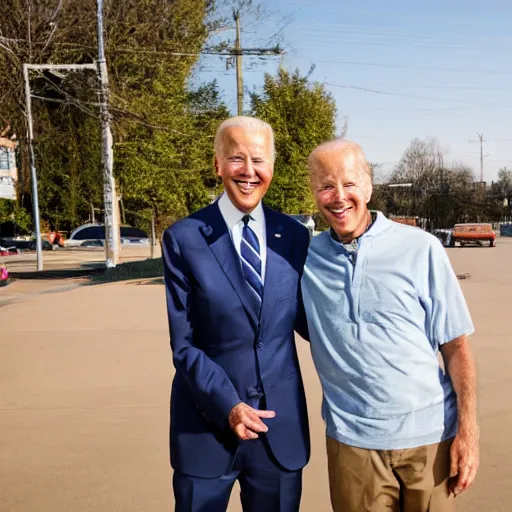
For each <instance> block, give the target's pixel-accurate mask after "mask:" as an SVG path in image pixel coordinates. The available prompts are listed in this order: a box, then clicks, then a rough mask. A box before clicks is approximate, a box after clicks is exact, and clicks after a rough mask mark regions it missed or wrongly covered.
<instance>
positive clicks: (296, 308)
mask: <svg viewBox="0 0 512 512" xmlns="http://www.w3.org/2000/svg"><path fill="white" fill-rule="evenodd" d="M273 166H274V137H273V132H272V128H271V127H270V126H269V125H268V124H267V123H264V122H263V121H260V120H259V119H255V118H249V117H234V118H230V119H228V120H226V121H224V122H223V123H222V124H221V125H220V126H219V129H218V130H217V135H216V137H215V167H216V170H217V173H218V175H219V176H220V177H221V178H222V181H223V184H224V189H225V192H224V194H223V195H222V196H221V197H220V199H219V200H218V201H217V202H215V203H214V204H212V205H210V206H207V207H206V208H203V209H202V210H199V211H198V212H196V213H194V214H192V215H190V216H189V217H187V218H186V219H183V220H181V221H179V222H177V223H176V224H174V225H172V226H171V227H170V228H169V229H168V230H167V231H166V232H165V233H164V236H163V240H162V247H163V255H164V256H163V258H164V268H165V284H166V293H167V307H168V315H169V325H170V334H171V347H172V351H173V361H174V365H175V367H176V375H175V377H174V381H173V385H172V393H171V432H170V444H171V464H172V466H173V468H174V478H173V487H174V496H175V500H176V509H175V510H176V512H185V511H187V512H221V511H222V512H224V511H225V510H226V508H227V505H228V501H229V497H230V494H231V489H232V487H233V484H234V482H235V481H236V480H238V481H239V483H240V488H241V501H242V506H243V510H244V511H245V512H252V511H254V512H256V511H258V512H262V511H265V512H278V511H279V512H296V511H298V510H299V503H300V496H301V489H302V468H303V467H304V466H305V465H306V463H307V462H308V459H309V451H310V444H309V428H308V419H307V410H306V401H305V396H304V389H303V385H302V377H301V374H300V369H299V362H298V358H297V351H296V347H295V342H294V334H293V331H294V329H295V330H297V331H298V332H299V333H300V334H301V335H302V336H304V337H307V328H306V323H305V315H304V310H303V305H302V298H301V295H300V293H301V292H300V286H299V283H300V277H301V275H302V270H303V266H304V261H305V259H306V254H307V248H308V243H309V235H308V231H307V229H306V228H304V227H303V226H301V225H300V224H299V223H298V222H296V221H295V220H293V219H291V218H289V217H288V216H286V215H284V214H282V213H278V212H276V211H273V210H271V209H269V208H267V207H265V206H263V205H262V203H261V200H262V198H263V196H264V195H265V193H266V191H267V189H268V187H269V185H270V182H271V180H272V174H273Z"/></svg>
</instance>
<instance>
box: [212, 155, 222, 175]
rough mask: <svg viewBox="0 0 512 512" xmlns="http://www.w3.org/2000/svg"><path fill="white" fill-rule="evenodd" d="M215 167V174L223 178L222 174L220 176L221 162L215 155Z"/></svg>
mask: <svg viewBox="0 0 512 512" xmlns="http://www.w3.org/2000/svg"><path fill="white" fill-rule="evenodd" d="M213 165H214V167H215V172H216V173H217V176H221V174H220V165H219V160H218V158H217V155H215V156H214V157H213Z"/></svg>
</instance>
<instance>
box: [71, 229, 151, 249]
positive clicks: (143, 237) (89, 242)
mask: <svg viewBox="0 0 512 512" xmlns="http://www.w3.org/2000/svg"><path fill="white" fill-rule="evenodd" d="M120 230H121V244H123V245H126V244H130V245H149V243H150V242H149V237H148V235H147V234H146V233H145V232H144V231H142V230H141V229H138V228H133V227H131V226H121V228H120ZM103 245H105V225H104V224H83V225H82V226H79V227H78V228H76V229H75V230H74V231H73V233H71V236H70V237H69V238H68V239H67V240H65V241H64V247H87V246H89V247H93V246H96V247H101V246H103Z"/></svg>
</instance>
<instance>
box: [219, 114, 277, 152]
mask: <svg viewBox="0 0 512 512" xmlns="http://www.w3.org/2000/svg"><path fill="white" fill-rule="evenodd" d="M233 126H240V127H242V128H247V129H249V130H253V131H264V130H267V131H268V132H269V134H270V147H271V157H272V161H274V160H275V157H276V148H275V144H274V130H272V126H270V125H269V124H268V123H266V122H265V121H262V120H261V119H258V118H257V117H249V116H234V117H229V118H228V119H226V120H224V121H222V123H220V125H219V127H218V128H217V132H216V133H215V139H214V141H213V148H214V150H215V154H216V155H217V154H220V153H222V150H223V143H224V139H223V134H224V130H226V129H227V128H231V127H233Z"/></svg>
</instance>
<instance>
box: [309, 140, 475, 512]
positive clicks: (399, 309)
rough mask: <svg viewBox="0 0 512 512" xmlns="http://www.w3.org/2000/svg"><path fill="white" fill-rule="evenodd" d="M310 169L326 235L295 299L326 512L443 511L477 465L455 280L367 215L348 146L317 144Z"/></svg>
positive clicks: (463, 316) (427, 243)
mask: <svg viewBox="0 0 512 512" xmlns="http://www.w3.org/2000/svg"><path fill="white" fill-rule="evenodd" d="M309 168H310V174H311V185H312V189H313V193H314V195H315V199H316V203H317V205H318V208H319V211H320V212H321V213H322V214H323V216H324V217H325V219H326V220H327V221H328V222H329V224H330V225H331V229H330V231H326V232H324V233H322V234H320V235H318V236H316V237H315V238H314V239H313V240H312V242H311V245H310V248H309V253H308V258H307V261H306V266H305V269H304V275H303V278H302V292H303V297H304V304H305V307H306V313H307V318H308V326H309V334H310V339H311V349H312V353H313V359H314V362H315V365H316V368H317V371H318V373H319V376H320V380H321V383H322V387H323V393H324V400H323V416H324V419H325V422H326V427H327V455H328V464H329V482H330V491H331V501H332V505H333V509H334V511H335V512H364V511H368V512H370V511H372V512H373V511H375V512H380V511H382V510H400V511H403V512H413V511H414V512H427V511H428V512H446V511H451V510H454V506H455V505H454V496H456V495H457V494H459V493H460V492H462V491H463V490H465V489H467V488H468V487H469V486H470V485H471V483H472V481H473V480H474V478H475V474H476V471H477V468H478V460H479V455H478V443H479V431H478V425H477V419H476V390H475V388H476V384H475V381H476V377H475V366H474V361H473V357H472V354H471V350H470V347H469V343H468V341H467V337H468V335H469V334H471V333H472V332H473V324H472V321H471V317H470V315H469V312H468V308H467V306H466V302H465V300H464V297H463V295H462V291H461V289H460V286H459V283H458V280H457V277H456V276H455V274H454V272H453V269H452V267H451V265H450V262H449V260H448V257H447V255H446V252H445V250H444V248H443V247H442V246H441V244H440V242H439V241H438V240H437V239H436V238H435V237H434V236H431V235H430V234H428V233H426V232H424V231H422V230H420V229H418V228H414V227H410V226H405V225H402V224H398V223H395V222H392V221H390V220H388V219H387V218H386V217H385V216H384V215H382V214H381V213H380V212H379V213H377V214H372V213H370V211H369V210H368V208H367V203H368V202H369V200H370V198H371V193H372V183H371V170H370V168H369V165H368V163H367V161H366V158H365V156H364V154H363V152H362V150H361V148H360V147H359V146H358V145H357V144H354V143H351V142H348V141H343V140H335V141H331V142H327V143H325V144H322V145H321V146H319V147H318V148H316V149H315V150H314V151H313V153H312V154H311V155H310V158H309ZM439 351H440V352H441V355H442V358H440V359H442V360H443V368H445V369H443V368H442V367H441V365H440V363H439V360H440V359H438V353H439Z"/></svg>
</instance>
